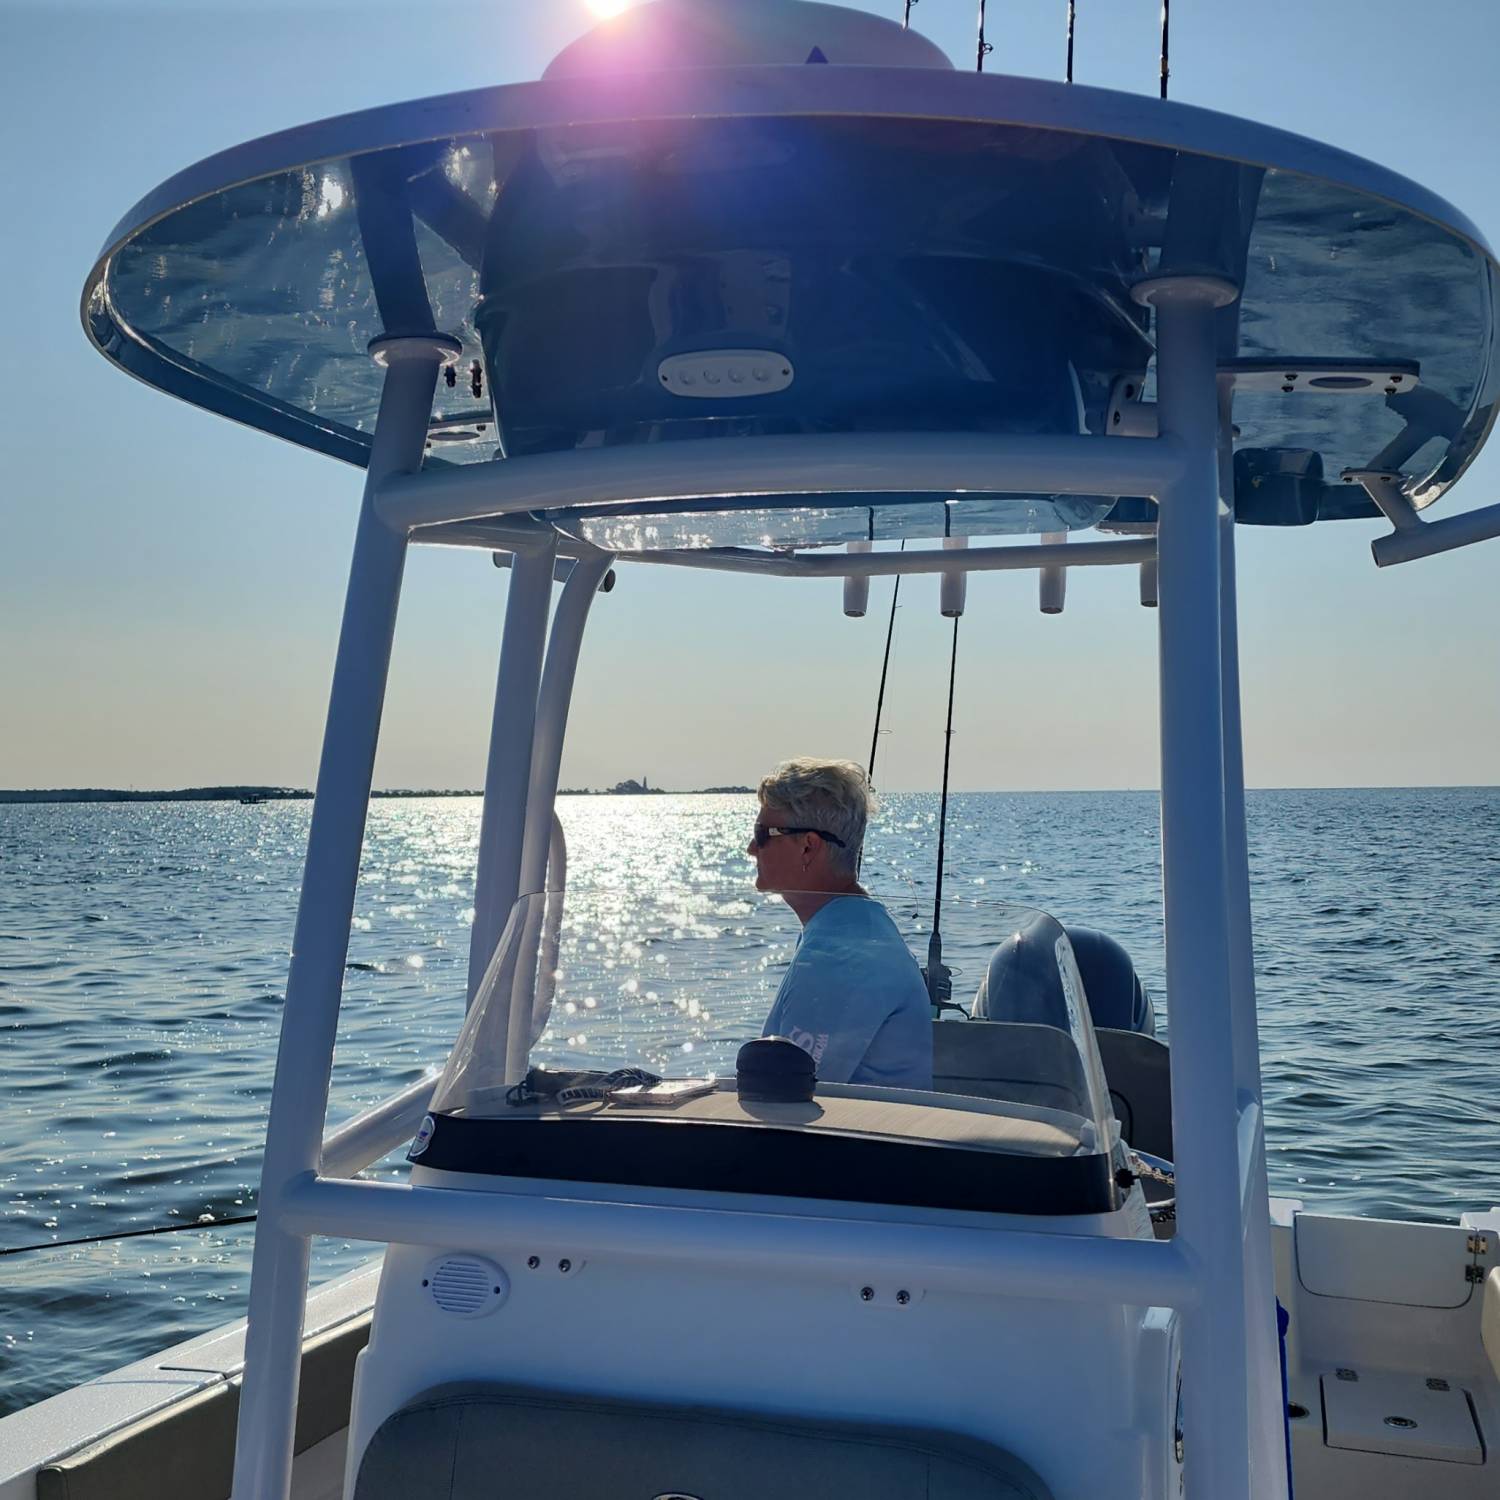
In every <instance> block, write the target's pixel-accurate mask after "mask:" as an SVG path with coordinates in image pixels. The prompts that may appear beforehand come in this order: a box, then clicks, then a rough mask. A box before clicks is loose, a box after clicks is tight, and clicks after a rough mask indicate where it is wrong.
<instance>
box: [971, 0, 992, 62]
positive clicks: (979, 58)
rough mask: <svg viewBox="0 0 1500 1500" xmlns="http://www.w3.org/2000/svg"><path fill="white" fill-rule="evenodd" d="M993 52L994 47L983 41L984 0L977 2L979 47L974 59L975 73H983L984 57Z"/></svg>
mask: <svg viewBox="0 0 1500 1500" xmlns="http://www.w3.org/2000/svg"><path fill="white" fill-rule="evenodd" d="M994 50H995V48H994V46H993V45H992V44H991V43H989V42H987V41H985V39H984V0H979V47H978V51H977V52H976V54H975V58H974V70H975V72H978V73H982V72H984V60H985V57H986V56H987V55H988V54H989V53H991V52H993V51H994Z"/></svg>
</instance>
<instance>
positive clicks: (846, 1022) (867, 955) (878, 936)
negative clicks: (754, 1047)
mask: <svg viewBox="0 0 1500 1500" xmlns="http://www.w3.org/2000/svg"><path fill="white" fill-rule="evenodd" d="M761 1034H762V1035H763V1036H784V1037H788V1038H790V1040H792V1041H794V1042H796V1044H797V1045H798V1046H799V1047H801V1048H802V1049H803V1050H804V1051H805V1052H809V1053H811V1054H812V1059H813V1061H814V1062H815V1063H816V1064H817V1069H818V1077H819V1079H820V1080H822V1081H823V1082H824V1083H865V1084H880V1085H883V1086H885V1087H887V1088H898V1089H930V1088H931V1087H932V1011H931V1007H930V1005H929V1003H928V999H927V986H926V984H925V983H924V981H923V979H922V971H921V970H920V969H919V968H918V967H917V961H916V960H915V959H914V958H913V957H912V956H911V950H910V949H909V948H908V947H907V946H906V941H905V939H904V938H903V937H902V936H901V934H900V932H898V931H897V930H896V924H895V923H894V922H893V921H891V918H890V914H889V913H888V912H887V911H886V909H885V907H883V906H882V905H881V904H880V902H878V901H875V900H872V899H871V898H870V897H868V896H838V897H836V898H835V899H834V900H832V901H830V902H829V903H828V904H827V905H826V906H824V907H822V908H820V909H819V910H818V911H817V912H815V913H814V914H813V916H812V918H811V920H810V921H809V922H808V924H807V926H806V927H804V928H803V929H802V936H801V938H800V939H799V941H798V943H797V952H796V954H795V955H794V956H793V958H792V963H791V967H790V968H789V969H788V970H787V971H786V975H785V977H784V978H783V979H782V981H781V988H780V989H779V990H777V992H776V1002H775V1004H774V1005H772V1007H771V1014H770V1015H769V1016H768V1017H767V1018H766V1026H765V1030H764V1031H763V1032H762V1033H761Z"/></svg>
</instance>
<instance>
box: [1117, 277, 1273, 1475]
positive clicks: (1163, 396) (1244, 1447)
mask: <svg viewBox="0 0 1500 1500" xmlns="http://www.w3.org/2000/svg"><path fill="white" fill-rule="evenodd" d="M1138 295H1139V296H1141V298H1142V300H1145V301H1148V302H1150V303H1151V304H1152V305H1153V306H1154V307H1155V308H1156V333H1157V338H1156V347H1157V390H1158V398H1157V404H1156V405H1157V416H1158V419H1159V421H1160V424H1161V430H1162V433H1163V435H1164V437H1167V438H1171V439H1175V440H1177V441H1178V442H1179V443H1180V444H1181V445H1182V447H1183V450H1184V454H1185V458H1184V464H1183V471H1182V474H1181V476H1180V477H1179V478H1178V479H1177V480H1175V481H1174V482H1173V483H1171V484H1169V485H1168V486H1166V488H1165V489H1164V490H1163V491H1162V492H1161V494H1160V496H1159V500H1160V512H1161V516H1160V522H1159V525H1158V529H1157V563H1158V568H1159V570H1160V592H1161V603H1160V620H1159V630H1160V662H1161V761H1162V765H1161V786H1162V792H1161V816H1162V864H1163V897H1164V904H1165V914H1166V960H1167V964H1166V968H1167V1000H1168V1013H1169V1018H1170V1024H1171V1031H1172V1063H1173V1066H1172V1135H1173V1139H1174V1141H1175V1143H1176V1152H1177V1161H1176V1169H1177V1242H1178V1243H1179V1244H1180V1246H1181V1248H1182V1250H1183V1253H1184V1255H1185V1256H1186V1257H1187V1259H1188V1260H1189V1262H1190V1264H1192V1265H1193V1266H1195V1267H1196V1268H1197V1274H1198V1277H1199V1279H1200V1283H1201V1289H1200V1301H1199V1303H1198V1305H1197V1306H1196V1307H1194V1308H1193V1310H1192V1312H1191V1313H1190V1314H1188V1315H1185V1316H1184V1319H1183V1365H1184V1368H1185V1369H1188V1370H1191V1371H1192V1375H1191V1378H1190V1379H1189V1380H1187V1381H1185V1382H1184V1384H1183V1413H1184V1433H1185V1451H1186V1460H1185V1465H1186V1466H1185V1471H1184V1472H1185V1475H1186V1479H1187V1484H1188V1486H1189V1488H1190V1489H1191V1491H1192V1492H1193V1493H1194V1494H1200V1493H1201V1494H1204V1495H1212V1496H1214V1500H1252V1496H1253V1495H1256V1494H1257V1493H1258V1492H1257V1491H1255V1490H1254V1489H1253V1488H1252V1480H1251V1474H1250V1415H1249V1394H1248V1375H1247V1369H1246V1366H1247V1360H1248V1349H1247V1343H1246V1319H1245V1294H1244V1286H1245V1274H1244V1273H1245V1248H1244V1233H1243V1223H1244V1221H1243V1219H1242V1216H1241V1203H1240V1172H1239V1141H1238V1117H1237V1090H1236V1069H1235V1049H1234V1028H1233V1018H1232V1015H1231V1009H1230V1001H1231V982H1230V959H1229V931H1228V915H1227V900H1226V874H1225V871H1226V865H1227V859H1228V854H1227V850H1226V839H1225V801H1224V769H1225V764H1224V732H1223V710H1222V701H1223V672H1222V661H1221V646H1220V631H1221V612H1222V598H1221V594H1220V577H1219V572H1220V515H1221V510H1222V503H1221V500H1220V496H1219V410H1218V397H1217V390H1216V384H1217V382H1216V369H1215V358H1214V354H1215V309H1216V308H1217V307H1219V306H1222V305H1223V304H1224V302H1225V301H1227V300H1230V299H1232V297H1233V295H1234V289H1233V288H1232V287H1229V286H1227V284H1226V283H1223V282H1222V281H1219V280H1217V279H1216V278H1209V277H1189V276H1183V277H1162V278H1159V279H1157V280H1156V281H1155V282H1154V283H1151V284H1149V285H1148V286H1146V287H1143V288H1141V289H1139V292H1138ZM1120 446H1123V447H1128V446H1129V445H1128V444H1121V445H1120Z"/></svg>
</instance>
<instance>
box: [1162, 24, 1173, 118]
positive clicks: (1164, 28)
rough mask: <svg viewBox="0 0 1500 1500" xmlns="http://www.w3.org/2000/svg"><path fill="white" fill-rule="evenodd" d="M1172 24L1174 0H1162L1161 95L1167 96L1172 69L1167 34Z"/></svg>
mask: <svg viewBox="0 0 1500 1500" xmlns="http://www.w3.org/2000/svg"><path fill="white" fill-rule="evenodd" d="M1171 25H1172V0H1161V96H1162V98H1163V99H1165V98H1166V97H1167V79H1168V77H1169V76H1170V74H1171V69H1170V68H1169V67H1168V66H1167V34H1168V32H1169V31H1170V29H1171Z"/></svg>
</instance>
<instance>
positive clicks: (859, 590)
mask: <svg viewBox="0 0 1500 1500" xmlns="http://www.w3.org/2000/svg"><path fill="white" fill-rule="evenodd" d="M872 545H873V544H872V543H870V542H867V541H854V542H850V543H849V552H850V554H851V555H856V554H858V553H861V552H869V551H870V549H871V547H872ZM869 607H870V575H869V574H868V573H863V574H861V573H846V574H845V575H844V613H845V614H846V615H848V616H849V618H850V619H851V620H862V619H864V617H865V612H866V611H867V610H868V609H869Z"/></svg>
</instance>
